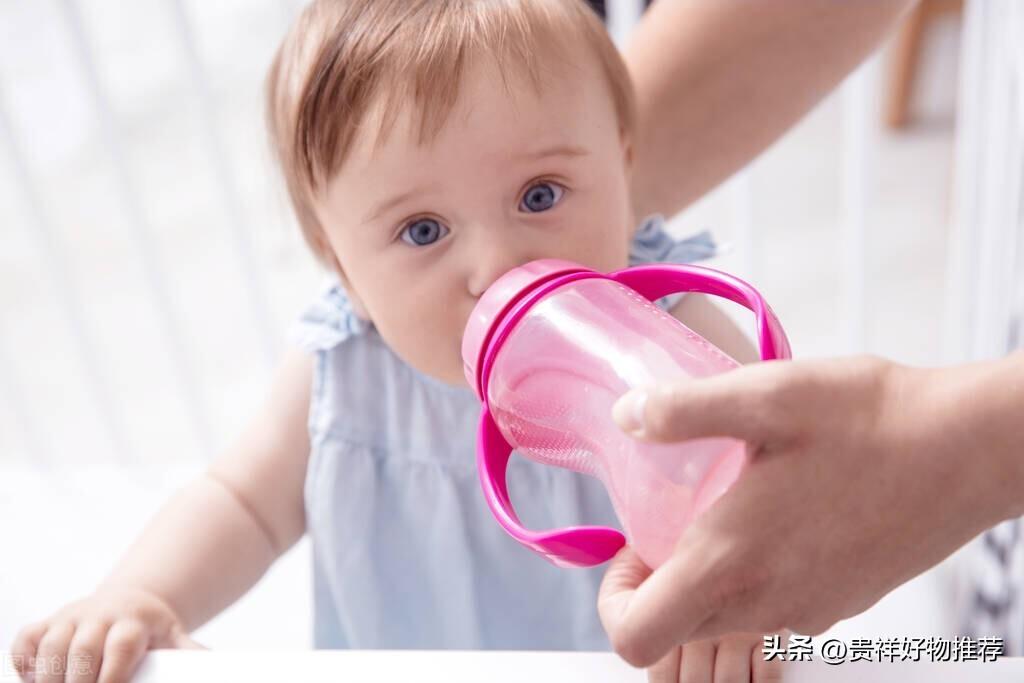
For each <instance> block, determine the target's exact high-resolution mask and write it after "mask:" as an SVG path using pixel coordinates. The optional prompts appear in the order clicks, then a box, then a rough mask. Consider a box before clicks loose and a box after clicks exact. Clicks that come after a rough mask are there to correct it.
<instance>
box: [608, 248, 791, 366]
mask: <svg viewBox="0 0 1024 683" xmlns="http://www.w3.org/2000/svg"><path fill="white" fill-rule="evenodd" d="M608 277H609V278H610V279H612V280H615V281H616V282H618V283H620V284H623V285H626V286H627V287H631V288H632V289H635V290H636V291H637V292H639V293H640V294H642V295H643V296H645V297H646V298H648V299H650V300H651V301H655V300H657V299H660V298H661V297H663V296H668V295H669V294H678V293H680V292H698V293H701V294H714V295H716V296H720V297H722V298H725V299H729V300H730V301H734V302H736V303H738V304H740V305H741V306H746V307H747V308H749V309H750V310H751V311H753V312H754V315H755V316H756V317H757V336H758V341H759V342H760V346H761V360H776V359H786V358H790V357H792V351H791V350H790V348H789V340H788V339H787V338H786V333H785V332H784V331H783V330H782V325H781V324H780V323H779V319H778V318H777V317H775V312H774V311H772V309H771V306H769V305H768V302H767V301H765V300H764V297H762V296H761V295H760V294H759V293H758V291H757V290H756V289H754V288H753V287H751V286H750V285H749V284H747V283H746V282H744V281H743V280H741V279H739V278H738V277H734V276H732V275H729V274H728V273H723V272H722V271H720V270H715V269H714V268H705V267H703V266H690V265H674V264H663V263H659V264H654V265H650V266H634V267H633V268H626V269H624V270H619V271H616V272H614V273H609V274H608Z"/></svg>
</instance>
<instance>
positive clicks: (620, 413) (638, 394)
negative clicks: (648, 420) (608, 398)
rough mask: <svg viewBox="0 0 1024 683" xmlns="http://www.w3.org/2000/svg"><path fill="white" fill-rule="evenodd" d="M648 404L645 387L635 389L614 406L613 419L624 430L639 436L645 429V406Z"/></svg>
mask: <svg viewBox="0 0 1024 683" xmlns="http://www.w3.org/2000/svg"><path fill="white" fill-rule="evenodd" d="M646 404H647V392H646V391H644V390H643V389H634V390H633V391H630V392H629V393H628V394H626V395H625V396H623V397H622V398H620V399H619V400H618V401H616V402H615V405H614V406H612V419H614V420H615V422H616V423H618V425H619V427H620V428H621V429H622V430H623V431H625V432H629V433H630V434H633V435H634V436H639V435H640V434H642V433H643V431H644V406H645V405H646Z"/></svg>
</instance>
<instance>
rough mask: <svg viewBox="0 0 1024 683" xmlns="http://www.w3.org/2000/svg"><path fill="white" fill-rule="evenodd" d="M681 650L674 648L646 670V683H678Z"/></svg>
mask: <svg viewBox="0 0 1024 683" xmlns="http://www.w3.org/2000/svg"><path fill="white" fill-rule="evenodd" d="M682 651H683V648H681V647H674V648H672V649H671V650H669V651H668V654H667V655H665V656H664V657H662V658H661V659H659V660H658V662H657V663H656V664H655V665H654V666H651V667H649V668H648V669H647V683H679V655H680V654H682Z"/></svg>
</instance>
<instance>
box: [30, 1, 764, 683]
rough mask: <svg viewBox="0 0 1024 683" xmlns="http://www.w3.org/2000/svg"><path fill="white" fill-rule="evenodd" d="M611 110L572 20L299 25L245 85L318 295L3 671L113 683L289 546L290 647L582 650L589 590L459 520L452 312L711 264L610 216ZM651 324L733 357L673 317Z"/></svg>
mask: <svg viewBox="0 0 1024 683" xmlns="http://www.w3.org/2000/svg"><path fill="white" fill-rule="evenodd" d="M632 106H633V105H632V91H631V86H630V82H629V78H628V75H627V72H626V70H625V67H624V65H623V63H622V61H621V58H620V57H619V55H618V53H617V51H616V50H615V48H614V46H613V45H612V43H611V42H610V40H609V38H608V36H607V34H606V31H605V29H604V27H603V25H602V24H601V23H600V21H599V20H598V19H597V17H596V16H595V15H594V14H593V13H592V12H591V10H590V9H589V8H588V7H587V6H586V5H584V4H583V2H582V0H461V1H451V2H447V1H446V2H441V1H440V0H318V1H317V2H314V3H313V4H312V5H311V6H309V7H308V8H307V9H306V10H305V11H304V13H303V14H302V16H301V18H300V19H299V20H298V22H297V24H296V25H295V26H294V27H293V28H292V30H291V32H290V33H289V34H288V35H287V37H286V38H285V40H284V42H283V44H282V46H281V48H280V50H279V52H278V54H277V57H276V59H275V60H274V63H273V65H272V67H271V70H270V73H269V77H268V122H269V128H270V134H271V138H272V140H273V146H274V151H275V153H276V155H277V157H278V160H279V162H280V165H281V167H282V169H283V173H284V177H285V179H286V182H287V187H288V191H289V194H290V197H291V200H292V203H293V205H294V208H295V211H296V213H297V216H298V219H299V223H300V225H301V228H302V230H303V234H304V236H305V239H306V240H307V242H308V244H309V246H310V247H311V248H312V250H313V252H314V254H315V255H316V256H317V258H318V259H319V260H320V261H321V262H322V263H323V264H325V265H326V267H327V268H328V269H329V270H330V272H331V273H332V274H333V275H334V276H336V277H335V279H334V283H333V285H332V286H330V287H329V288H328V289H326V291H325V292H324V293H323V295H322V296H321V297H320V298H319V299H317V300H316V301H315V302H314V303H313V305H312V306H311V307H310V308H309V310H308V311H307V313H306V314H305V315H304V316H303V317H302V319H301V320H300V322H299V324H298V325H297V328H296V335H295V338H296V341H297V346H298V347H299V348H296V349H294V350H292V351H291V352H290V353H288V355H287V356H286V358H285V359H284V362H283V364H282V367H281V369H280V371H279V372H278V374H277V377H276V379H275V383H274V386H273V388H272V391H271V393H270V397H269V399H268V401H267V403H266V405H265V407H264V408H263V409H262V411H261V412H260V413H259V414H258V415H257V416H256V418H255V419H254V420H253V422H252V423H251V426H250V427H249V428H248V429H247V431H245V433H243V434H242V436H241V437H240V438H239V439H238V440H237V442H236V443H235V444H234V446H233V447H232V448H231V449H229V450H228V452H226V453H225V454H223V455H222V456H221V457H220V458H219V459H218V460H217V461H216V462H215V463H214V464H213V465H211V466H210V468H209V469H208V471H207V472H205V473H204V474H203V476H201V477H200V478H199V479H197V480H196V481H195V482H194V483H192V484H191V485H189V486H188V487H187V488H186V489H184V490H183V491H182V492H180V493H179V494H178V495H177V496H176V497H175V498H174V499H172V500H171V501H170V502H169V503H168V504H167V505H166V506H165V507H164V508H163V509H162V510H161V512H160V513H159V514H158V515H157V516H156V518H155V519H154V520H153V521H152V522H150V524H149V526H148V527H147V529H146V531H145V533H144V534H143V535H142V536H141V538H140V539H139V540H138V541H137V542H136V543H135V545H134V546H133V547H132V548H131V549H130V550H129V552H128V554H127V555H126V557H125V558H124V559H123V560H122V561H121V562H120V563H119V564H118V565H117V567H116V568H115V569H114V571H113V572H112V573H111V575H110V576H109V577H108V578H107V579H106V580H105V581H104V582H103V583H102V584H101V585H100V586H99V587H98V589H97V591H96V592H95V593H94V594H93V595H92V596H89V597H87V598H85V599H84V600H81V601H78V602H75V603H72V604H70V605H68V606H67V607H65V608H63V609H62V610H60V611H59V612H58V613H56V614H55V615H53V616H51V617H49V618H48V619H45V620H43V621H40V622H38V623H35V624H32V625H30V626H28V627H26V628H25V629H23V630H22V632H21V633H20V634H19V637H18V639H17V641H16V642H15V644H14V646H13V647H12V650H13V652H14V654H15V655H16V656H17V655H22V656H31V655H39V656H42V657H46V658H47V659H48V660H49V658H51V657H54V656H57V657H67V658H68V659H69V661H70V660H72V659H75V660H77V661H89V662H91V663H92V667H91V671H92V673H91V677H88V676H87V677H84V678H80V679H76V680H83V681H84V680H94V679H95V676H96V672H97V671H98V669H99V668H100V667H102V671H103V680H104V681H114V680H125V679H126V678H127V676H128V675H129V674H130V672H131V671H132V670H133V669H134V668H135V666H136V665H137V663H138V661H139V660H140V659H141V657H142V656H143V654H144V653H145V651H146V650H147V649H153V648H163V647H188V646H193V645H194V643H192V641H191V640H190V639H189V638H188V636H187V634H188V633H189V632H190V631H192V630H193V629H195V628H196V627H198V626H199V625H201V624H202V623H204V622H205V621H207V620H208V619H210V618H211V617H213V616H214V615H216V614H217V613H218V612H220V611H221V610H222V609H224V608H225V607H226V606H227V605H229V604H230V603H231V602H233V601H234V600H236V599H237V598H238V597H239V596H240V595H242V594H243V593H244V592H245V591H246V590H247V589H248V588H250V587H251V586H252V585H253V584H254V583H255V582H256V581H257V580H258V579H259V577H260V576H261V575H262V574H263V573H264V572H265V571H266V570H267V568H268V567H269V566H270V565H271V563H273V562H274V560H275V559H276V558H277V557H279V556H280V555H281V554H282V553H283V552H285V551H286V550H287V549H288V548H289V547H291V546H292V545H293V544H294V543H295V542H296V541H297V540H299V538H300V537H301V536H302V535H303V534H306V533H308V534H309V535H310V537H311V540H312V548H313V558H312V560H313V576H314V598H315V601H314V612H315V624H314V634H315V645H316V646H317V647H320V648H394V649H401V648H426V649H436V648H455V649H494V648H499V649H527V650H537V649H559V650H604V649H607V648H608V642H607V639H606V636H605V634H604V632H603V630H602V628H601V625H600V622H599V620H598V618H597V611H596V607H595V603H596V595H597V588H598V584H599V582H600V580H601V576H602V569H601V568H597V569H591V570H566V569H560V568H556V567H554V566H552V565H550V564H548V563H547V562H545V561H543V560H542V559H540V558H539V557H537V556H536V555H535V554H533V553H531V552H529V551H527V550H525V549H523V548H522V547H521V546H519V545H518V544H517V543H516V542H515V541H514V540H513V539H511V538H509V537H507V536H506V535H505V532H504V531H503V530H502V529H501V528H500V527H499V526H498V524H497V523H496V522H495V521H494V520H493V519H492V518H491V515H490V513H489V512H488V511H487V508H486V506H485V505H484V503H483V499H482V496H481V494H480V490H479V484H478V480H477V476H476V472H475V457H474V449H475V430H476V424H477V418H478V415H479V410H480V406H479V403H478V402H477V400H476V398H475V396H474V394H473V392H472V391H471V390H470V389H469V387H467V386H466V384H465V379H464V377H463V372H462V361H461V357H460V340H461V335H462V330H463V327H464V325H465V323H466V320H467V318H468V316H469V313H470V310H471V309H472V307H473V305H474V303H475V302H476V301H477V299H478V297H480V295H481V294H482V293H483V292H484V290H486V289H487V287H488V286H489V285H490V284H491V283H492V282H493V281H494V280H495V279H496V278H498V277H499V276H500V275H502V274H503V273H504V272H506V271H507V270H509V269H510V268H513V267H515V266H517V265H520V264H523V263H525V262H527V261H531V260H533V259H538V258H562V259H568V260H571V261H575V262H578V263H581V264H583V265H585V266H588V267H590V268H593V269H596V270H599V271H609V270H614V269H618V268H622V267H625V266H626V265H628V264H630V263H640V262H651V261H678V262H683V261H691V260H696V259H700V258H704V257H707V256H709V255H711V253H712V252H713V245H711V244H710V242H709V241H708V239H707V238H706V237H699V238H695V239H691V240H683V241H675V240H673V239H671V238H670V237H669V236H668V235H667V233H665V232H664V230H663V228H662V222H661V219H660V218H659V217H657V216H652V217H646V218H643V219H642V220H638V217H635V216H634V215H633V210H632V204H631V199H630V196H631V188H630V167H631V162H632V159H631V145H630V141H631V139H632V135H633V127H634V115H633V111H632ZM637 225H639V227H637ZM663 305H668V304H667V303H664V304H663ZM672 312H673V313H674V314H676V315H677V316H680V315H683V314H684V313H688V314H689V315H691V316H695V317H697V318H699V320H700V321H702V322H700V321H698V322H697V323H695V326H696V327H697V328H698V329H700V330H701V331H702V332H703V333H704V334H705V336H708V337H709V338H711V339H712V341H714V342H715V343H717V344H719V345H720V346H722V347H723V348H726V350H728V351H730V352H731V353H732V354H733V355H734V356H736V357H738V358H741V359H743V358H749V357H750V350H749V346H748V345H747V344H746V342H745V341H744V340H742V336H741V335H740V334H739V333H738V331H737V330H736V329H735V328H733V327H731V326H729V325H728V324H727V323H725V322H724V321H725V318H724V316H723V315H721V314H720V313H716V312H715V311H714V309H711V308H708V307H706V304H704V303H703V302H702V301H701V300H700V299H698V298H692V297H685V298H683V299H682V300H681V301H678V302H676V305H675V306H674V308H673V309H672ZM688 320H690V321H691V322H692V317H691V318H688ZM509 480H510V482H509V484H510V489H511V491H512V492H513V495H516V496H517V500H516V507H517V509H518V510H520V511H521V512H522V513H523V515H524V522H525V523H526V524H527V525H528V526H532V527H535V528H550V527H556V526H566V525H574V524H606V525H613V526H615V525H617V522H616V519H615V516H614V513H613V510H612V508H611V504H610V502H609V500H608V498H607V495H606V494H605V492H604V490H603V488H602V486H601V484H600V483H599V482H597V481H596V480H592V479H589V478H586V477H580V476H579V475H576V474H574V473H571V472H568V471H564V470H559V469H555V468H550V467H543V466H539V465H536V464H534V463H531V462H529V461H527V460H526V459H523V458H515V459H513V461H512V463H511V465H510V469H509ZM741 642H742V647H731V649H730V650H729V652H730V653H732V654H731V655H730V657H733V659H734V660H735V661H736V662H738V663H739V665H740V666H741V668H742V665H744V664H745V665H746V666H748V667H749V664H750V660H751V657H752V653H753V656H756V651H755V649H756V648H757V647H758V646H759V644H760V638H759V637H754V638H751V637H749V636H748V637H747V639H746V640H743V641H741ZM723 651H724V650H723ZM714 652H715V649H714V647H713V645H712V647H711V657H712V660H713V659H714ZM82 658H85V659H84V660H83V659H82ZM684 658H685V657H684ZM719 658H720V659H721V652H720V655H719ZM675 662H676V664H678V656H676V660H675ZM683 666H684V669H685V668H686V665H685V664H684V665H683ZM709 671H710V670H709ZM709 676H710V673H709ZM707 680H710V678H708V679H707Z"/></svg>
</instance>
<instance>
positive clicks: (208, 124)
mask: <svg viewBox="0 0 1024 683" xmlns="http://www.w3.org/2000/svg"><path fill="white" fill-rule="evenodd" d="M169 4H170V6H171V14H172V15H173V16H174V28H175V33H176V34H177V36H178V41H179V42H180V43H181V48H182V51H183V53H184V56H185V62H186V64H187V65H188V70H189V75H190V76H191V78H192V83H193V85H194V86H195V89H196V94H197V95H198V99H199V108H200V114H201V117H202V123H203V126H202V128H203V134H204V138H205V145H204V146H205V148H206V151H207V152H208V153H209V156H210V162H211V163H212V165H213V169H214V172H215V174H216V177H217V184H218V185H219V186H220V191H221V196H222V198H223V200H224V205H225V209H226V211H227V215H228V224H229V225H230V227H231V237H232V241H233V242H234V245H235V252H236V255H237V256H238V260H239V265H240V266H241V269H242V278H243V280H244V289H245V291H246V293H247V295H248V297H247V301H248V304H249V310H250V314H251V315H252V318H253V321H254V322H255V324H256V331H257V332H258V333H259V334H258V336H259V338H260V339H259V342H258V343H259V344H260V345H261V346H262V347H263V353H264V356H265V358H266V361H267V364H268V365H270V364H271V363H273V361H274V360H275V359H276V356H277V343H276V340H277V334H276V333H275V330H274V325H273V324H272V322H271V319H272V316H271V314H270V305H269V303H268V297H267V293H266V289H265V287H264V286H263V282H264V281H263V278H262V277H261V276H260V275H259V270H258V268H257V263H256V257H255V255H254V252H253V245H252V238H251V236H250V228H249V226H247V222H246V216H245V210H244V209H243V207H242V200H241V197H240V195H239V192H238V187H237V185H236V183H235V177H234V174H233V173H232V171H231V161H230V159H229V156H228V151H227V147H226V145H225V144H224V136H223V134H222V132H221V129H220V125H219V123H218V121H217V112H216V106H215V104H214V98H213V93H212V90H211V88H210V84H209V81H208V79H207V77H206V69H205V67H204V65H203V62H202V59H201V58H200V56H199V49H198V47H197V45H196V38H195V33H194V32H193V30H192V24H191V22H190V21H189V17H188V13H187V11H186V9H185V5H184V0H170V3H169Z"/></svg>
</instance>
